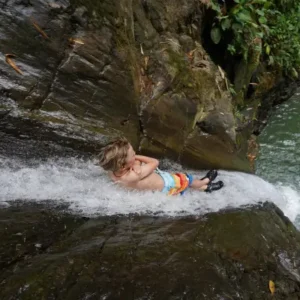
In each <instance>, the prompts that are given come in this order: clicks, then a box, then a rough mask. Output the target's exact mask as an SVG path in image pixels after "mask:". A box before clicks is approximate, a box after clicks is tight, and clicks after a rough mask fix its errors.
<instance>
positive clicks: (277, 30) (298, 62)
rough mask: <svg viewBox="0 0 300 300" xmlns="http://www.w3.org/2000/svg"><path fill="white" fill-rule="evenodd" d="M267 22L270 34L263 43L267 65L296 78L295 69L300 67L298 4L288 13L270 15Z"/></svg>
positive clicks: (299, 15) (299, 9) (299, 12)
mask: <svg viewBox="0 0 300 300" xmlns="http://www.w3.org/2000/svg"><path fill="white" fill-rule="evenodd" d="M269 20H270V21H269V23H270V34H269V35H268V37H267V38H266V39H265V43H264V48H265V53H266V55H267V56H268V57H269V64H270V65H277V66H279V67H282V68H283V69H285V70H287V71H289V72H290V75H291V76H292V77H297V71H296V69H297V68H299V66H300V4H298V5H297V6H296V7H295V8H293V9H291V10H290V11H289V12H284V13H280V12H277V13H276V14H274V15H273V16H272V15H271V16H270V18H269ZM295 68H296V69H295Z"/></svg>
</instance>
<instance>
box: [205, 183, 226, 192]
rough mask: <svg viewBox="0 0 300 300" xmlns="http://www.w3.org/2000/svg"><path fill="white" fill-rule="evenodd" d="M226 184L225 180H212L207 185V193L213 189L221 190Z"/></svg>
mask: <svg viewBox="0 0 300 300" xmlns="http://www.w3.org/2000/svg"><path fill="white" fill-rule="evenodd" d="M223 186H224V183H223V181H217V182H210V183H209V184H208V185H207V188H206V190H205V192H206V193H211V192H212V191H217V190H220V189H221V188H222V187H223Z"/></svg>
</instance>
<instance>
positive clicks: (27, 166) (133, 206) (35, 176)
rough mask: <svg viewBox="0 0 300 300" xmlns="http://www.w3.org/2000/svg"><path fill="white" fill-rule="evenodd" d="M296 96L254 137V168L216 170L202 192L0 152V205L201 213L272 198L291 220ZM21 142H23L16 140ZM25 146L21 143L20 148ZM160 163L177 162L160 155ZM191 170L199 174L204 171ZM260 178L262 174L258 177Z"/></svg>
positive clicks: (92, 165)
mask: <svg viewBox="0 0 300 300" xmlns="http://www.w3.org/2000/svg"><path fill="white" fill-rule="evenodd" d="M299 114H300V97H299V96H298V95H295V97H293V98H292V99H291V100H290V101H288V102H287V103H285V104H284V105H282V106H281V107H280V108H278V109H277V110H276V111H275V113H274V115H273V116H272V118H271V119H270V122H269V124H268V126H267V127H266V128H265V130H264V132H263V133H262V135H261V137H260V142H261V154H260V157H259V160H258V163H257V174H258V175H259V176H260V177H258V176H255V175H250V174H244V173H239V172H228V171H222V170H221V171H219V176H218V178H219V179H221V180H223V181H224V183H225V187H224V188H223V189H221V190H220V191H216V192H213V193H212V194H206V193H203V192H198V191H188V192H187V193H186V194H185V195H184V196H173V197H167V196H164V195H162V194H161V193H159V192H155V193H153V192H133V191H130V192H129V191H125V190H122V189H121V188H119V187H118V186H116V185H115V184H113V183H112V182H110V181H109V180H108V178H107V177H106V175H105V174H104V172H103V171H102V170H101V168H99V167H98V166H97V163H96V161H92V160H81V159H78V158H70V157H68V158H57V159H53V158H52V159H48V160H41V159H36V160H28V159H18V158H11V157H10V158H9V157H5V156H4V155H3V154H2V156H1V154H0V205H2V206H3V205H10V203H11V202H13V201H16V200H22V201H37V202H40V201H49V200H50V201H51V202H54V203H58V204H61V203H63V204H66V205H68V207H69V209H71V210H72V211H74V212H76V213H81V214H84V215H113V214H130V213H138V214H155V215H168V216H178V215H190V214H193V215H202V214H204V213H207V212H214V211H219V210H221V209H226V208H232V207H242V206H245V205H252V204H258V203H261V202H264V201H273V202H274V203H275V204H277V205H278V206H279V207H280V208H281V209H282V210H283V212H284V213H285V214H286V215H287V216H288V217H289V218H290V219H291V220H292V221H293V222H294V223H296V224H297V225H299V224H300V222H298V220H297V216H298V214H299V212H300V194H299V191H300V185H299V179H300V177H299V162H300V156H299V154H300V142H299V137H300V123H299V122H300V121H299V119H298V115H299ZM23 148H28V147H26V146H24V145H22V149H23ZM25 150H26V149H25ZM162 164H163V167H165V168H166V169H168V170H170V171H172V170H175V171H180V170H182V167H181V166H180V165H178V164H175V163H172V162H170V161H163V162H162ZM185 171H190V173H191V174H193V175H195V176H196V177H202V176H203V175H204V174H205V172H198V171H197V172H195V171H192V170H185ZM262 178H263V179H262Z"/></svg>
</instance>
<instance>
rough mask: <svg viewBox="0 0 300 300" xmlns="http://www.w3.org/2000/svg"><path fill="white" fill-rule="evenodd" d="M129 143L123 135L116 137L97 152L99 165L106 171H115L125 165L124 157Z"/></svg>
mask: <svg viewBox="0 0 300 300" xmlns="http://www.w3.org/2000/svg"><path fill="white" fill-rule="evenodd" d="M129 146H130V143H129V142H128V140H127V139H126V138H124V137H122V138H118V139H116V140H114V141H112V142H110V143H108V144H107V145H106V146H105V147H103V148H102V149H101V151H100V154H99V163H100V166H101V167H102V168H103V169H104V170H106V171H113V172H116V171H118V170H120V169H121V168H123V167H124V166H125V165H126V158H127V153H128V149H129Z"/></svg>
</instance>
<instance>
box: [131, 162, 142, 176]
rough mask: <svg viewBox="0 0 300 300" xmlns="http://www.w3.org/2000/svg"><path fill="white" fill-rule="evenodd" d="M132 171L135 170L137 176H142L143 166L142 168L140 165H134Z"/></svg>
mask: <svg viewBox="0 0 300 300" xmlns="http://www.w3.org/2000/svg"><path fill="white" fill-rule="evenodd" d="M132 170H133V171H134V172H135V173H136V174H141V166H140V165H137V164H134V165H133V166H132Z"/></svg>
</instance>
